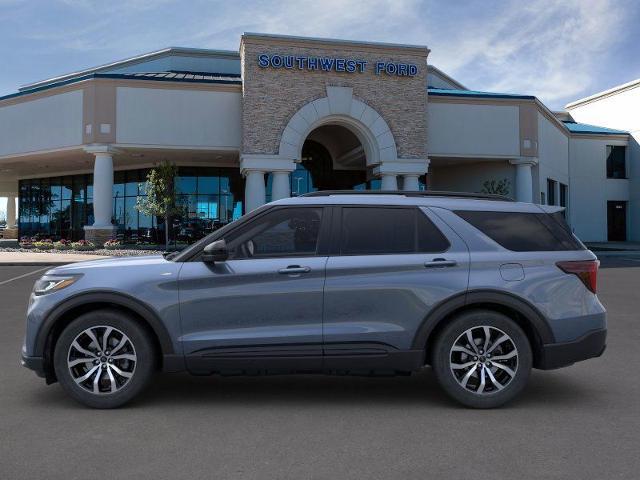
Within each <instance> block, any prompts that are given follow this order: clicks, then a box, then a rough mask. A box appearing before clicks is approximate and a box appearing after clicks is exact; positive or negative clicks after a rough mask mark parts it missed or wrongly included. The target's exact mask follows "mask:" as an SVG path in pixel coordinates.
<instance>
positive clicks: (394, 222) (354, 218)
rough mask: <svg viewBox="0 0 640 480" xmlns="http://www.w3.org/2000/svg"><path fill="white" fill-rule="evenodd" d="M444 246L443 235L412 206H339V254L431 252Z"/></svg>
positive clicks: (445, 240)
mask: <svg viewBox="0 0 640 480" xmlns="http://www.w3.org/2000/svg"><path fill="white" fill-rule="evenodd" d="M448 248H449V241H448V240H447V239H446V237H445V236H444V235H443V234H442V233H441V232H440V230H438V228H437V227H436V226H435V225H434V224H433V223H432V222H431V221H430V220H429V218H427V216H426V215H424V213H422V212H421V211H419V210H418V209H416V208H393V207H380V208H378V207H343V208H342V228H341V237H340V253H341V254H342V255H379V254H401V253H421V252H424V253H435V252H443V251H445V250H447V249H448Z"/></svg>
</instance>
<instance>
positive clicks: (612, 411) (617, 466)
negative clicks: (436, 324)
mask: <svg viewBox="0 0 640 480" xmlns="http://www.w3.org/2000/svg"><path fill="white" fill-rule="evenodd" d="M603 266H604V268H602V269H601V271H600V277H599V294H600V298H601V300H602V301H603V303H604V304H605V306H606V307H607V309H608V311H609V339H608V349H607V351H606V353H605V355H604V356H603V357H602V358H600V359H596V360H591V361H588V362H583V363H580V364H576V365H574V366H572V367H569V368H566V369H562V370H557V371H550V372H540V371H534V372H533V374H532V377H531V381H530V383H529V386H528V388H527V390H526V391H525V393H524V395H522V396H521V397H520V398H519V399H518V400H517V401H515V402H513V403H511V404H509V405H508V406H507V407H504V408H502V409H497V410H489V411H474V410H467V409H464V408H461V407H459V406H457V405H456V404H454V403H453V402H451V401H450V400H449V399H448V398H446V397H445V396H444V394H443V393H441V391H440V390H439V388H438V386H437V385H436V382H435V379H434V377H433V375H432V374H431V372H430V371H429V370H428V369H427V370H425V371H424V372H423V373H421V374H418V375H414V376H411V377H397V378H359V377H325V376H306V377H304V376H295V377H257V378H256V377H251V378H244V377H231V378H229V377H227V378H220V377H190V376H188V375H183V374H163V375H158V376H157V378H156V379H155V381H154V383H153V385H152V386H151V387H150V388H149V389H148V390H147V391H146V393H145V394H144V395H143V396H142V397H141V398H140V399H139V400H137V401H136V402H135V403H132V404H131V405H130V406H127V407H125V408H122V409H120V410H112V411H98V410H90V409H87V408H84V407H82V406H80V405H78V404H76V403H74V402H73V401H72V400H71V399H69V398H68V397H66V396H65V395H64V394H63V392H62V390H61V388H60V387H59V385H57V384H54V385H51V386H46V385H45V383H44V381H43V380H41V379H39V378H37V377H36V376H35V375H34V374H33V373H32V372H30V371H28V370H26V369H24V368H22V367H21V366H20V365H19V361H18V356H19V352H20V347H21V343H22V337H23V331H24V311H25V307H26V302H27V298H28V296H29V291H30V289H31V287H32V285H33V282H34V280H35V279H36V278H37V277H38V275H39V273H34V274H30V272H35V271H36V270H39V269H41V268H42V267H9V266H4V267H0V312H1V314H0V321H1V323H2V330H1V333H0V438H1V440H0V478H2V479H7V480H10V479H22V478H25V479H27V478H28V479H36V478H47V479H58V478H61V479H63V478H64V479H74V478H77V479H83V480H84V479H89V478H90V479H97V478H100V479H102V478H107V479H119V478H135V479H147V478H149V479H151V478H153V479H157V478H194V479H196V478H215V479H224V478H242V479H266V478H277V479H285V478H291V479H306V478H309V479H334V478H335V479H350V478H367V479H378V478H380V479H391V478H398V479H413V478H420V479H424V478H442V479H445V478H453V479H459V478H488V479H489V478H490V479H492V480H495V479H502V478H504V479H524V478H557V479H565V478H572V479H573V478H603V479H604V478H606V479H614V478H621V479H637V478H639V476H640V473H639V472H640V380H639V377H638V367H640V347H639V346H640V319H639V310H640V308H639V306H640V303H638V289H639V287H640V260H628V259H622V258H618V259H615V260H605V261H603ZM25 274H26V276H23V277H21V278H16V279H15V280H11V279H13V278H15V277H20V276H21V275H25ZM8 280H9V281H8Z"/></svg>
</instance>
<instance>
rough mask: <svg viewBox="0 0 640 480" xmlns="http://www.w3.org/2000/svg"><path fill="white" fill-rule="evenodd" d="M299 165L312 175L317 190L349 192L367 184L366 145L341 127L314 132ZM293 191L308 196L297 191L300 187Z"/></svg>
mask: <svg viewBox="0 0 640 480" xmlns="http://www.w3.org/2000/svg"><path fill="white" fill-rule="evenodd" d="M299 165H300V166H301V167H302V168H303V169H304V170H306V171H307V172H309V175H310V176H311V180H312V188H313V189H317V190H348V189H352V188H356V187H358V186H361V185H364V184H365V183H366V182H367V160H366V154H365V152H364V148H363V146H362V143H361V142H360V140H359V139H358V137H356V136H355V135H354V134H353V132H351V130H349V129H348V128H346V127H343V126H341V125H333V124H328V125H322V126H320V127H318V128H316V129H314V130H312V131H311V133H309V135H308V136H307V138H306V140H305V141H304V143H303V145H302V152H301V155H300V163H299ZM296 181H298V180H296ZM292 187H294V188H292V190H291V191H292V193H294V192H296V190H297V191H298V192H299V193H305V192H300V191H299V190H300V189H298V188H295V187H297V185H292Z"/></svg>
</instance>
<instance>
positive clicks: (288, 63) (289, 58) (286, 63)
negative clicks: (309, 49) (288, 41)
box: [284, 55, 293, 68]
mask: <svg viewBox="0 0 640 480" xmlns="http://www.w3.org/2000/svg"><path fill="white" fill-rule="evenodd" d="M284 67H285V68H293V57H292V56H291V55H287V56H286V57H284Z"/></svg>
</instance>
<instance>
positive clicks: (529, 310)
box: [412, 289, 555, 349]
mask: <svg viewBox="0 0 640 480" xmlns="http://www.w3.org/2000/svg"><path fill="white" fill-rule="evenodd" d="M482 303H493V304H496V305H502V306H505V307H508V308H510V309H512V310H515V311H516V312H518V313H519V314H521V315H522V316H523V317H524V318H526V319H527V320H528V321H529V322H530V324H531V326H532V327H533V328H534V330H535V332H536V334H537V335H538V336H539V337H540V340H541V342H542V343H543V344H548V343H555V337H554V335H553V331H552V330H551V327H550V326H549V323H548V322H547V320H546V318H545V317H544V315H543V314H542V313H540V311H539V310H538V309H537V308H536V307H534V306H533V305H532V304H531V303H529V302H528V301H527V300H525V299H523V298H520V297H518V296H516V295H514V294H512V293H508V292H504V291H500V290H481V289H478V290H469V291H468V292H466V293H461V294H457V295H454V296H452V297H449V298H447V299H445V300H443V301H442V302H440V303H439V304H437V305H436V306H435V307H434V308H433V309H432V310H431V312H430V313H429V315H428V316H427V317H426V318H425V320H424V321H423V322H422V324H421V325H420V327H419V328H418V330H417V332H416V335H415V337H414V339H413V344H412V346H413V348H414V349H417V348H424V346H425V345H426V344H427V340H428V339H429V336H430V335H431V333H432V332H433V330H434V329H435V328H436V326H437V325H438V324H439V323H440V321H441V320H443V319H444V318H446V317H447V316H448V315H450V314H451V313H453V312H455V311H456V310H458V309H460V308H462V307H466V306H469V305H474V304H482Z"/></svg>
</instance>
